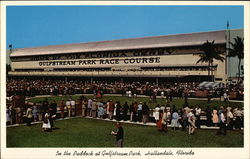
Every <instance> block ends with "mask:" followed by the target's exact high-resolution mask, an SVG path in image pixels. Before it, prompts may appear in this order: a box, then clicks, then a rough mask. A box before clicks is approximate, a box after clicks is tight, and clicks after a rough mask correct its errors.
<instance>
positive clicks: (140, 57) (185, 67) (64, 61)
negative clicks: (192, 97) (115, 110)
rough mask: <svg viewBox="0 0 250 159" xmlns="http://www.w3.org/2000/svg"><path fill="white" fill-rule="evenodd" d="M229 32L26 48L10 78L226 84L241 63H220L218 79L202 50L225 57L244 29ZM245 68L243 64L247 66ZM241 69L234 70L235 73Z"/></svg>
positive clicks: (16, 54) (17, 54)
mask: <svg viewBox="0 0 250 159" xmlns="http://www.w3.org/2000/svg"><path fill="white" fill-rule="evenodd" d="M228 34H229V31H228V30H222V31H212V32H199V33H190V34H177V35H166V36H153V37H143V38H133V39H121V40H110V41H98V42H88V43H77V44H65V45H53V46H42V47H33V48H20V49H14V50H12V51H11V54H10V60H11V69H12V70H11V72H9V76H11V77H14V76H21V77H39V78H40V77H41V76H42V77H58V78H59V77H60V78H65V77H67V78H73V77H74V78H77V77H78V78H79V77H80V78H90V79H94V78H105V79H111V77H112V78H116V79H117V78H119V79H121V80H129V79H130V80H139V79H144V78H147V79H148V80H151V81H152V80H153V81H156V82H158V81H168V80H170V81H171V80H172V81H196V82H197V81H199V82H201V81H204V80H208V79H211V78H212V76H214V79H215V81H219V82H224V83H225V82H226V81H227V80H228V78H229V75H230V76H231V77H230V78H233V77H234V76H235V77H237V75H236V73H235V72H236V71H237V68H235V67H233V64H237V58H230V59H228V58H226V60H225V61H224V62H221V61H216V60H215V61H214V63H213V66H212V69H213V75H210V76H208V64H207V63H198V64H197V61H198V60H199V58H200V57H199V56H198V55H199V54H202V53H203V52H202V51H201V49H200V48H201V45H202V44H203V43H205V42H206V41H207V40H208V41H210V42H211V41H213V40H214V43H215V45H216V47H217V48H218V49H219V50H221V51H223V52H225V55H226V48H227V45H228V41H229V40H231V41H232V39H233V36H236V35H237V36H238V35H240V36H243V30H242V29H239V30H231V34H230V35H232V36H231V37H229V36H228ZM242 65H243V63H242ZM233 69H235V70H234V71H235V72H234V71H232V70H233Z"/></svg>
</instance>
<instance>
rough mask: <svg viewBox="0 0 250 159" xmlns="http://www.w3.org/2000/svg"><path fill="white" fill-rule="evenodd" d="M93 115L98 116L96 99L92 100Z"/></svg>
mask: <svg viewBox="0 0 250 159" xmlns="http://www.w3.org/2000/svg"><path fill="white" fill-rule="evenodd" d="M91 110H92V117H93V118H96V113H97V102H96V99H94V100H93V102H92V108H91Z"/></svg>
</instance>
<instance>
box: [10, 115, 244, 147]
mask: <svg viewBox="0 0 250 159" xmlns="http://www.w3.org/2000/svg"><path fill="white" fill-rule="evenodd" d="M55 125H56V127H57V128H58V129H56V130H53V132H42V131H41V124H36V125H33V126H31V127H28V126H18V127H10V128H7V147H114V146H115V137H114V136H112V135H110V132H111V131H112V130H115V127H114V122H109V121H101V120H95V119H86V118H74V119H69V120H60V121H56V123H55ZM123 128H124V132H125V142H124V146H125V147H243V138H244V137H243V136H244V135H243V133H242V131H228V135H227V136H217V135H215V133H216V130H197V131H196V134H195V135H188V133H187V132H186V131H181V130H175V131H174V130H169V131H168V132H159V131H157V130H156V127H152V126H143V125H132V124H123Z"/></svg>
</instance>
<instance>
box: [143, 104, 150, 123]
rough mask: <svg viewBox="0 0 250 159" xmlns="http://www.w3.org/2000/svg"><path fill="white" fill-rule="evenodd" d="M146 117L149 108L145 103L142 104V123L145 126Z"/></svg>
mask: <svg viewBox="0 0 250 159" xmlns="http://www.w3.org/2000/svg"><path fill="white" fill-rule="evenodd" d="M148 115H149V108H148V105H147V104H146V102H144V103H143V105H142V122H143V123H144V124H146V123H147V121H148Z"/></svg>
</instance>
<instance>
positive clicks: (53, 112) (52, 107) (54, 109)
mask: <svg viewBox="0 0 250 159" xmlns="http://www.w3.org/2000/svg"><path fill="white" fill-rule="evenodd" d="M56 112H57V103H56V101H55V100H53V102H52V103H51V105H50V108H49V114H50V117H49V120H50V125H51V128H53V127H54V120H55V119H56Z"/></svg>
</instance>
